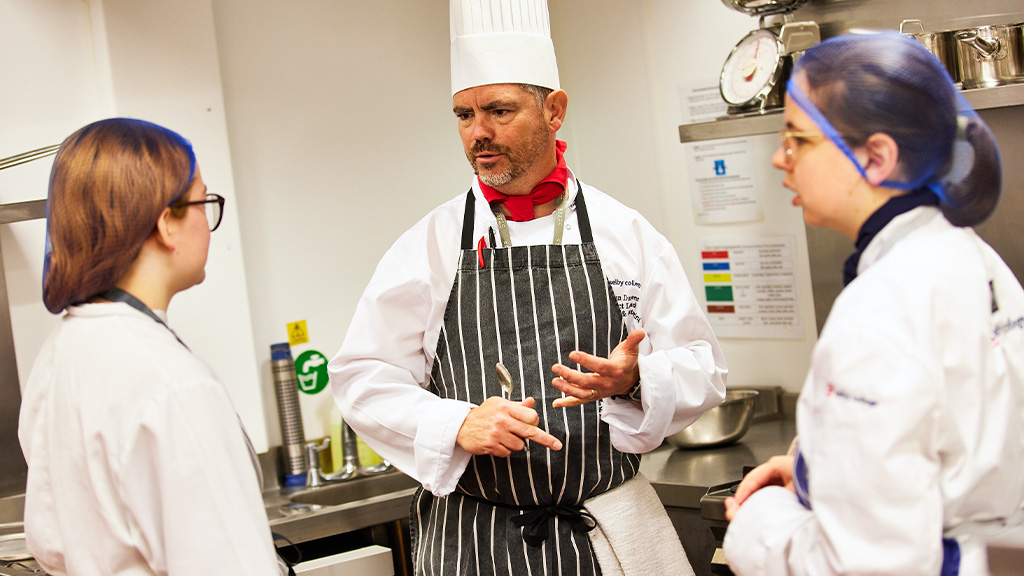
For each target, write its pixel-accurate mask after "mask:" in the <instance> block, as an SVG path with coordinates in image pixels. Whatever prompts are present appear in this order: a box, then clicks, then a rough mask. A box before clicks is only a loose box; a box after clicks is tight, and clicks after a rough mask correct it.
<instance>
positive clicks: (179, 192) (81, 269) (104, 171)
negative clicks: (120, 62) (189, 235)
mask: <svg viewBox="0 0 1024 576" xmlns="http://www.w3.org/2000/svg"><path fill="white" fill-rule="evenodd" d="M194 174H195V155H194V154H193V152H192V145H191V144H189V142H188V141H187V140H185V139H184V138H182V137H181V136H180V135H178V134H177V133H175V132H173V131H171V130H168V129H166V128H164V127H162V126H158V125H156V124H152V123H150V122H145V121H142V120H133V119H129V118H111V119H107V120H100V121H99V122H94V123H92V124H89V125H88V126H86V127H84V128H81V129H80V130H78V131H77V132H75V133H74V134H72V135H71V136H69V137H68V138H67V139H66V140H64V142H63V143H62V144H61V146H60V150H58V152H57V157H56V159H55V160H54V162H53V170H52V171H51V172H50V190H49V196H48V198H47V204H46V210H47V214H46V257H45V261H44V263H43V302H44V304H46V308H47V310H49V311H50V312H52V313H54V314H57V313H59V312H60V311H61V310H63V309H64V308H66V307H67V306H69V305H72V304H77V303H81V302H84V301H86V300H88V299H89V298H92V297H93V296H96V295H98V294H102V293H103V292H105V291H107V290H109V289H111V288H113V287H114V286H115V284H116V283H117V281H118V280H120V279H121V277H122V276H124V274H125V273H126V272H127V271H128V268H129V266H130V265H131V263H132V262H133V261H134V260H135V257H136V256H137V255H138V253H139V250H140V249H141V248H142V244H143V243H144V242H145V241H146V239H147V238H148V237H149V235H150V234H151V233H152V232H153V229H154V227H155V226H156V224H157V221H158V220H159V218H160V214H161V213H162V212H163V210H164V208H166V207H168V206H171V205H173V204H175V203H177V202H179V201H180V200H181V198H182V197H183V196H184V195H185V192H187V191H188V189H189V186H190V185H191V183H192V179H193V177H194ZM179 212H180V211H179Z"/></svg>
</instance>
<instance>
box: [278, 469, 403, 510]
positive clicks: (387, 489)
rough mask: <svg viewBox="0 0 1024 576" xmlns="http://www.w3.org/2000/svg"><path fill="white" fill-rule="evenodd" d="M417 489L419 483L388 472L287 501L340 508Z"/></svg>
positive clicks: (334, 485) (301, 495)
mask: <svg viewBox="0 0 1024 576" xmlns="http://www.w3.org/2000/svg"><path fill="white" fill-rule="evenodd" d="M418 487H419V483H418V482H416V481H415V480H413V479H412V478H410V477H408V476H406V475H405V474H402V473H401V472H389V473H386V474H381V475H379V476H363V477H361V478H353V479H352V480H345V481H344V482H339V483H337V484H328V485H327V486H323V487H320V488H314V489H310V490H305V491H303V492H299V493H297V494H294V495H292V496H291V497H290V498H289V500H290V501H291V502H293V503H297V504H316V505H320V506H341V505H343V504H348V503H350V502H356V501H359V500H366V499H369V498H373V497H375V496H383V495H387V494H392V493H394V492H399V491H402V490H408V489H409V488H418Z"/></svg>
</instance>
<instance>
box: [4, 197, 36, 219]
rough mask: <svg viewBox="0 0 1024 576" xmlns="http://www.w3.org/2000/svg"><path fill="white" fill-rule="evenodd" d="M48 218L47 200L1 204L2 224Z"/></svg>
mask: <svg viewBox="0 0 1024 576" xmlns="http://www.w3.org/2000/svg"><path fill="white" fill-rule="evenodd" d="M39 218H46V200H29V201H28V202H12V203H10V204H0V224H10V223H12V222H21V221H23V220H37V219H39Z"/></svg>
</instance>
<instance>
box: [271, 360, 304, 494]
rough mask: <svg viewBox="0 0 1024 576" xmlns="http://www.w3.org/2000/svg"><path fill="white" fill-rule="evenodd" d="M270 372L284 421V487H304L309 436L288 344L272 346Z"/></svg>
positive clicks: (282, 467)
mask: <svg viewBox="0 0 1024 576" xmlns="http://www.w3.org/2000/svg"><path fill="white" fill-rule="evenodd" d="M270 371H271V373H272V374H273V377H274V393H275V395H276V396H277V415H278V418H279V419H280V421H281V457H282V460H283V462H282V463H281V471H282V473H283V475H284V481H283V483H284V485H285V486H303V485H305V483H306V457H305V452H304V450H305V444H306V434H305V432H304V431H303V428H302V411H301V409H300V406H299V384H298V380H297V379H296V376H295V361H294V360H293V359H292V349H291V347H289V346H288V343H287V342H284V343H281V344H271V345H270Z"/></svg>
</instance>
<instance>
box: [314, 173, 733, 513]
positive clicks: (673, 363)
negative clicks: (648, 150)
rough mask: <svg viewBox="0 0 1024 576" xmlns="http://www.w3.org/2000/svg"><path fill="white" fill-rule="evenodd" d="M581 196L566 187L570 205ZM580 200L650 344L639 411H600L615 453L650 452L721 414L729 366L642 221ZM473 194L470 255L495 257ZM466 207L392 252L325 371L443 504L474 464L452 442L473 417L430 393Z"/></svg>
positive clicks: (369, 435) (629, 313)
mask: <svg viewBox="0 0 1024 576" xmlns="http://www.w3.org/2000/svg"><path fill="white" fill-rule="evenodd" d="M576 191H577V186H576V181H575V179H574V177H572V176H570V179H569V183H568V186H567V193H568V194H569V195H570V202H571V200H572V199H574V198H575V196H576ZM583 191H584V195H585V196H586V206H587V212H588V214H589V216H590V222H591V227H592V230H593V236H594V243H595V245H596V246H597V252H598V255H599V256H600V258H601V264H602V266H603V269H604V273H605V276H607V278H608V280H609V282H610V283H611V285H612V288H613V290H614V292H615V294H616V297H617V298H618V299H619V306H620V308H621V309H622V311H623V317H624V318H625V322H626V324H627V326H628V327H629V329H630V330H633V329H635V328H643V329H644V330H645V331H646V333H647V336H646V338H645V339H644V341H643V343H642V345H641V356H640V359H639V366H640V379H641V381H642V382H643V386H642V387H641V398H642V401H641V402H640V403H635V402H632V401H629V400H612V399H605V400H603V401H602V403H603V406H602V411H601V418H602V419H603V420H604V421H605V422H607V423H608V425H609V426H610V428H611V441H612V444H613V445H614V446H615V448H617V449H618V450H620V451H623V452H630V453H643V452H648V451H650V450H653V449H654V448H656V447H658V446H659V445H661V443H662V441H663V440H664V439H665V438H666V437H667V436H669V435H671V434H674V433H675V432H678V431H679V430H681V429H683V428H684V427H686V426H688V425H689V424H691V423H692V422H693V421H694V420H696V419H697V418H698V417H699V416H700V414H701V413H703V412H704V411H706V410H708V409H709V408H712V407H714V406H716V405H718V404H719V403H721V401H722V399H723V398H724V395H725V377H726V372H727V370H726V364H725V359H724V356H723V354H722V351H721V348H720V347H719V344H718V341H717V340H716V339H715V336H714V334H713V333H712V331H711V326H710V325H709V323H708V321H707V318H706V317H705V316H704V314H703V312H702V311H701V308H700V305H699V304H698V302H697V299H696V297H695V296H694V294H693V290H692V289H691V288H690V284H689V282H688V281H687V279H686V274H685V273H684V272H683V267H682V265H681V264H680V262H679V258H678V256H677V255H676V253H675V250H674V249H673V247H672V245H671V244H670V243H669V242H668V240H667V239H666V238H665V237H664V236H662V235H661V234H659V233H658V232H657V231H656V230H655V229H654V227H653V226H651V224H650V223H649V222H647V220H645V219H644V218H643V217H642V216H640V214H639V213H638V212H637V211H635V210H633V209H630V208H627V207H625V206H623V205H622V204H621V203H619V202H618V201H616V200H614V199H613V198H611V197H610V196H608V195H606V194H604V193H602V192H600V191H599V190H597V189H595V188H593V187H590V186H587V185H586V184H583ZM473 194H474V195H475V196H476V202H475V221H474V235H473V239H474V245H476V242H477V240H478V239H480V238H481V237H483V238H485V239H486V241H487V245H488V246H491V243H490V240H489V234H488V228H492V229H493V230H494V235H495V238H499V235H498V228H497V224H496V223H495V217H494V214H493V213H492V212H491V209H490V207H489V205H488V203H487V200H486V199H485V198H484V196H483V194H482V193H481V192H480V189H479V186H478V183H477V180H476V178H475V177H474V179H473ZM465 206H466V193H465V192H463V193H461V194H459V195H458V196H456V197H455V198H453V199H451V200H449V201H448V202H446V203H445V204H442V205H441V206H439V207H438V208H436V209H435V210H433V211H432V212H430V213H429V214H428V215H427V216H426V217H425V218H423V219H422V220H420V221H419V222H418V223H417V224H416V225H415V226H413V227H412V228H411V229H409V230H408V231H406V232H405V233H404V234H403V235H402V236H401V237H400V238H399V239H398V241H397V242H396V243H395V244H394V245H393V246H392V247H391V249H390V250H388V252H387V253H386V254H385V255H384V257H383V258H382V259H381V261H380V264H379V265H378V266H377V270H376V272H375V273H374V275H373V277H372V278H371V280H370V283H369V285H368V286H367V288H366V291H365V292H364V293H363V296H362V298H361V300H360V301H359V304H358V306H357V308H356V311H355V314H354V316H353V319H352V324H351V326H350V327H349V330H348V334H347V336H346V338H345V341H344V343H343V344H342V347H341V349H340V350H339V352H338V354H337V355H336V356H335V357H334V359H333V360H331V362H330V363H329V365H328V371H329V373H330V377H331V387H332V390H333V393H334V398H335V401H336V402H337V404H338V406H339V407H340V408H341V411H342V415H343V416H344V418H345V421H346V422H348V423H349V424H350V425H351V426H352V428H353V429H354V430H355V432H356V433H357V434H359V435H360V436H361V437H362V438H363V439H364V440H366V442H367V443H368V444H369V445H370V446H371V447H372V448H373V449H374V450H376V451H377V452H378V453H379V454H380V455H381V456H382V457H383V458H385V459H387V460H389V461H390V462H391V463H392V464H394V465H395V466H396V467H397V468H399V469H400V470H402V471H403V472H405V473H406V474H409V475H410V476H412V477H413V478H415V479H416V480H417V481H419V482H420V483H421V484H423V486H424V487H425V488H426V489H427V490H430V491H431V492H433V493H434V494H436V495H438V496H444V495H447V494H449V493H451V492H452V490H454V489H455V486H456V484H457V483H458V481H459V478H460V477H461V476H462V473H463V471H464V470H465V468H466V465H467V464H468V462H469V459H470V456H471V455H470V453H469V452H466V451H465V450H463V449H462V448H461V447H459V446H457V445H456V443H455V439H456V436H457V435H458V432H459V429H460V427H461V426H462V422H463V421H464V420H465V418H466V414H468V413H469V410H470V408H472V405H471V404H469V403H466V402H461V401H458V400H452V399H444V398H439V397H437V396H435V395H434V394H432V393H431V392H430V391H429V390H428V388H429V376H430V370H431V367H432V365H433V362H434V352H435V349H436V346H437V339H438V334H439V333H440V330H441V324H442V321H443V319H444V312H445V308H446V305H447V303H448V297H449V295H450V292H451V289H452V285H453V283H454V280H455V275H456V271H457V267H458V262H459V254H460V245H461V236H462V234H461V231H462V225H463V219H464V215H465ZM554 219H555V216H554V215H549V216H545V217H543V218H536V219H534V220H531V221H528V222H514V221H509V222H508V228H509V235H510V238H511V241H512V244H513V245H516V246H526V245H542V244H551V242H552V238H553V235H554ZM565 222H566V224H565V231H564V233H563V237H562V242H563V244H580V243H581V240H580V233H579V228H578V226H577V217H576V211H575V204H574V203H571V204H570V206H569V207H568V208H567V210H566V218H565ZM498 242H499V243H500V242H501V241H500V239H499V240H498ZM551 378H554V374H551Z"/></svg>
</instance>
